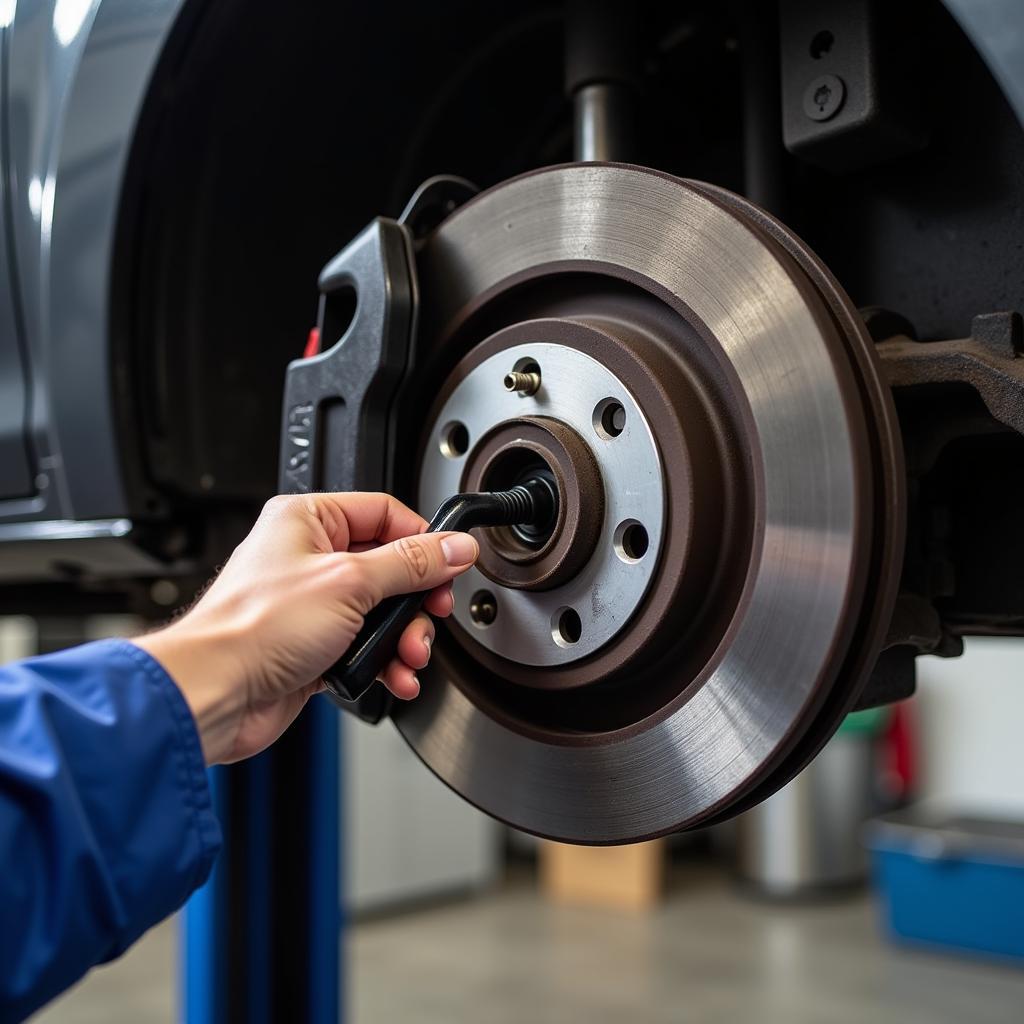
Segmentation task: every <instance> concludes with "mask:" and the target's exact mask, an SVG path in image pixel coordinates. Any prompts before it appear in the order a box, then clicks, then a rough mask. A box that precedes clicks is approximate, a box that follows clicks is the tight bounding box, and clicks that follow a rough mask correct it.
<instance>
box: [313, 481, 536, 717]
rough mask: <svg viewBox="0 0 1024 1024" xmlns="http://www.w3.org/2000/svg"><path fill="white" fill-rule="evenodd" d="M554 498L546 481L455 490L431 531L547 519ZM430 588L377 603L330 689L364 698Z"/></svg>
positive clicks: (335, 669) (331, 674) (334, 670)
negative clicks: (493, 488)
mask: <svg viewBox="0 0 1024 1024" xmlns="http://www.w3.org/2000/svg"><path fill="white" fill-rule="evenodd" d="M553 501H554V497H553V493H552V490H551V488H550V486H549V485H548V484H547V483H545V482H544V481H543V480H527V481H526V482H525V483H523V484H519V485H518V486H516V487H513V488H511V489H510V490H507V491H484V492H480V493H476V494H455V495H453V496H452V497H450V498H448V499H446V500H445V501H443V502H442V503H441V505H440V507H439V508H438V510H437V512H436V513H435V514H434V518H433V519H431V521H430V525H429V526H428V528H427V532H428V533H440V532H442V531H449V530H460V531H461V530H471V529H473V528H474V527H477V526H516V525H528V524H531V523H540V524H544V523H546V522H548V521H549V520H551V519H552V518H553V516H554V508H553ZM427 593H428V591H419V592H417V593H413V594H402V595H399V596H398V597H392V598H389V599H388V600H386V601H382V602H381V603H380V604H379V605H377V607H376V608H374V609H373V610H372V611H371V612H370V613H369V615H367V616H366V620H365V621H364V623H363V628H362V629H361V630H360V631H359V633H358V634H357V636H356V638H355V640H353V641H352V643H351V645H350V646H349V648H348V650H347V651H346V652H345V653H344V655H342V657H341V658H340V659H339V660H338V661H336V662H335V663H334V665H332V666H331V668H329V669H328V670H327V671H326V672H325V673H324V674H323V680H324V685H325V686H326V687H327V689H328V690H330V692H331V693H333V694H334V695H335V696H336V697H339V698H341V699H342V700H348V701H352V700H357V699H358V698H359V697H361V696H362V695H363V694H364V693H365V692H366V691H367V690H368V689H369V688H370V687H371V686H372V685H373V684H374V682H375V681H376V679H377V677H378V676H379V675H380V673H381V672H382V671H383V670H384V668H385V667H386V666H387V663H388V662H389V661H390V660H391V659H392V658H393V657H394V656H395V651H396V650H397V648H398V641H399V639H400V638H401V636H402V633H403V632H404V631H405V628H406V626H408V625H409V623H410V622H412V620H413V619H414V618H415V617H416V613H417V612H418V611H419V610H420V608H421V607H422V605H423V601H424V600H425V598H426V596H427Z"/></svg>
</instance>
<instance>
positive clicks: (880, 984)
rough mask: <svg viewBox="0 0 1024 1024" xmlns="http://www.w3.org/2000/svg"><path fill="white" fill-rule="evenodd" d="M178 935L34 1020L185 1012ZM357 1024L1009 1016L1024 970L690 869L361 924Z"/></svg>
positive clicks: (848, 907)
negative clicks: (596, 892)
mask: <svg viewBox="0 0 1024 1024" xmlns="http://www.w3.org/2000/svg"><path fill="white" fill-rule="evenodd" d="M173 941H174V929H173V926H169V925H165V926H162V927H160V928H158V929H155V930H154V931H153V932H151V933H150V934H149V936H147V937H146V939H145V940H144V941H143V943H142V944H141V945H140V946H139V947H137V948H136V949H135V950H133V951H132V952H131V953H129V954H128V956H127V957H125V958H124V960H122V961H121V962H120V963H118V964H116V965H114V966H112V967H109V968H105V969H102V970H100V971H97V972H94V974H93V976H92V977H91V978H90V979H89V980H88V981H87V982H86V983H84V984H83V985H81V986H80V987H79V989H78V990H77V991H76V992H74V993H72V994H71V995H69V996H67V997H65V998H64V999H63V1000H61V1001H59V1002H58V1003H57V1004H55V1005H54V1006H53V1007H51V1008H50V1009H49V1010H47V1011H44V1012H43V1013H42V1014H40V1015H39V1016H37V1017H36V1018H35V1020H36V1021H39V1022H46V1024H58V1022H60V1024H94V1022H95V1024H100V1022H103V1024H121V1022H125V1024H127V1022H132V1024H134V1022H136V1021H140V1020H145V1021H147V1022H160V1021H168V1022H169V1021H171V1020H172V1019H173V1011H172V998H173V997H172V972H171V969H170V961H171V958H172V955H173V952H172V951H173ZM351 954H352V965H351V971H350V977H351V984H350V990H349V998H350V1005H351V1007H352V1014H351V1020H352V1021H353V1022H355V1024H392V1022H394V1021H409V1022H411V1024H460V1022H467V1024H468V1022H472V1024H513V1022H514V1024H522V1022H523V1021H529V1022H530V1024H547V1022H552V1024H554V1022H558V1024H564V1022H566V1021H573V1020H580V1021H584V1020H585V1021H587V1022H588V1024H605V1022H607V1024H612V1022H614V1024H621V1022H622V1021H644V1022H645V1024H647V1022H650V1024H659V1022H662V1021H673V1022H678V1021H682V1020H685V1021H695V1022H699V1024H717V1022H720V1021H721V1022H729V1024H736V1022H742V1021H757V1022H758V1024H776V1022H778V1024H801V1022H805V1021H806V1022H808V1024H847V1022H850V1024H863V1022H864V1021H872V1022H893V1024H943V1022H947V1021H948V1022H950V1024H954V1022H955V1024H962V1022H963V1021H968V1020H969V1021H971V1022H972V1024H996V1022H999V1024H1003V1022H1011V1021H1019V1020H1020V1019H1021V1007H1022V1006H1024V971H1017V970H1014V969H1011V968H1005V967H995V966H989V965H986V964H974V963H969V962H966V961H962V960H959V959H955V958H952V957H947V956H935V955H931V954H924V953H918V952H912V951H905V950H894V949H892V948H891V947H889V946H888V945H886V944H884V943H883V942H881V941H880V940H879V938H878V934H877V931H876V926H875V918H874V911H873V908H872V906H871V904H870V902H869V901H868V900H867V899H866V898H864V897H856V898H854V899H852V900H845V901H842V902H838V903H834V904H832V905H827V906H820V905H811V906H797V907H780V906H777V905H776V906H772V905H768V904H763V903H757V902H751V901H749V900H746V899H743V898H741V897H738V896H737V895H736V894H735V893H734V892H733V890H732V889H731V887H730V886H729V884H728V882H727V880H726V879H724V878H723V877H722V875H721V874H720V873H718V872H716V871H714V870H712V869H705V868H703V867H701V868H694V867H692V866H690V867H687V868H686V869H685V871H683V872H682V873H681V874H680V877H679V878H678V880H677V881H676V883H675V884H674V885H673V889H672V897H671V898H670V899H669V900H668V901H667V902H666V904H665V906H664V907H663V908H662V909H661V910H659V911H657V912H656V913H654V914H651V915H646V916H631V915H623V914H618V913H616V914H611V913H604V912H598V911H591V910H569V909H562V908H553V907H551V906H548V905H547V904H545V903H544V902H542V901H541V900H540V899H539V898H538V896H537V895H536V892H535V890H534V888H533V887H532V886H531V885H530V884H529V883H528V882H525V881H524V882H522V883H516V884H513V885H510V886H507V887H505V888H503V889H501V890H499V891H498V892H497V893H495V894H494V895H493V896H491V897H487V898H481V899H476V900H466V901H464V902H458V903H453V904H448V905H443V906H438V907H431V908H426V909H423V910H420V911H417V912H415V913H410V914H405V915H401V916H396V917H389V918H383V919H380V920H376V921H367V922H363V923H361V924H359V925H357V926H356V928H355V929H354V930H353V935H352V939H351Z"/></svg>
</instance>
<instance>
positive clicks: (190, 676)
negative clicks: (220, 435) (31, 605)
mask: <svg viewBox="0 0 1024 1024" xmlns="http://www.w3.org/2000/svg"><path fill="white" fill-rule="evenodd" d="M426 527H427V523H426V522H425V521H424V520H423V519H422V518H420V516H418V515H416V513H415V512H413V511H411V510H410V509H408V508H406V506H405V505H403V504H402V503H401V502H400V501H398V500H397V499H395V498H392V497H390V496H388V495H386V494H363V493H353V494H307V495H296V496H282V497H277V498H272V499H271V500H270V501H268V502H267V504H266V506H265V507H264V509H263V512H262V514H261V515H260V517H259V519H258V520H257V521H256V525H255V526H254V527H253V529H252V532H251V533H250V534H249V536H248V537H246V539H245V540H244V541H242V543H241V544H240V545H239V546H238V547H237V548H236V549H235V552H234V553H233V554H232V556H231V558H230V559H229V560H228V562H227V564H226V565H225V566H224V568H223V570H222V571H221V573H220V574H219V575H218V576H217V578H216V579H215V580H214V581H213V583H212V584H211V586H210V587H209V589H208V590H207V591H206V593H205V594H204V595H203V596H202V598H201V599H200V601H199V602H198V603H197V604H196V605H195V606H194V607H193V608H192V609H191V611H189V612H188V613H187V614H185V615H183V616H182V617H181V618H180V619H178V620H177V621H175V622H173V623H171V625H169V626H166V627H165V628H163V629H161V630H159V631H158V632H155V633H150V634H149V635H148V636H143V637H140V638H138V639H137V640H136V641H135V643H137V644H138V646H139V647H141V648H142V649H143V650H145V651H147V652H148V653H150V654H151V655H152V656H153V657H154V658H156V659H157V660H158V661H159V662H160V663H161V664H162V665H163V666H164V668H165V669H166V670H167V671H168V673H170V675H171V676H172V677H173V679H174V680H175V682H176V683H177V684H178V686H179V688H180V689H181V691H182V693H183V694H184V695H185V699H186V701H188V704H189V707H190V708H191V709H192V714H193V715H194V717H195V719H196V724H197V725H198V728H199V734H200V738H201V739H202V744H203V753H204V755H205V757H206V761H207V763H208V764H214V763H217V762H230V761H237V760H240V759H242V758H244V757H249V756H251V755H252V754H256V753H258V752H259V751H260V750H262V749H263V748H264V747H266V746H268V745H269V744H271V743H273V741H274V740H276V739H277V737H278V736H280V735H281V733H282V732H284V730H285V729H286V728H287V727H288V726H289V725H290V724H291V722H292V721H293V720H294V718H295V716H296V715H297V714H298V713H299V711H300V710H301V709H302V706H303V705H304V704H305V703H306V701H307V700H308V699H309V697H310V696H311V695H312V694H314V693H317V692H318V691H319V690H320V689H322V688H323V684H322V682H321V681H320V678H319V677H320V674H321V673H322V672H324V671H325V670H326V669H328V668H329V667H330V666H331V665H332V664H333V663H334V662H335V661H337V659H338V658H340V657H341V655H342V654H344V652H345V651H346V650H347V649H348V646H349V644H350V643H351V642H352V640H353V639H355V636H356V633H358V632H359V629H360V628H361V627H362V624H363V617H364V616H365V615H366V613H367V612H369V610H370V609H371V608H373V607H374V605H376V604H378V603H379V602H380V601H382V600H383V599H384V598H385V597H390V596H392V595H395V594H405V593H409V592H411V591H414V590H431V593H430V594H429V595H428V596H427V599H426V601H425V603H424V606H423V607H424V609H425V610H426V611H428V612H430V613H431V614H432V615H438V616H445V615H449V614H451V610H452V593H451V580H452V578H453V577H455V576H458V575H459V573H462V572H465V570H466V569H468V568H469V567H470V566H471V565H472V564H473V562H475V561H476V557H477V554H478V553H479V548H478V547H477V543H476V541H475V540H474V539H473V538H472V537H471V536H470V535H469V534H467V533H426V534H425V533H423V532H422V531H423V530H425V529H426ZM433 639H434V626H433V623H432V622H431V620H430V618H429V616H427V615H425V614H420V615H418V616H417V617H416V619H414V620H413V621H412V622H411V623H410V624H409V626H408V628H407V629H406V630H405V632H404V633H403V634H402V638H401V640H400V641H399V644H398V657H397V658H395V659H394V660H393V661H392V662H391V664H390V665H388V667H387V669H386V670H385V672H384V674H383V682H384V684H385V685H386V686H387V688H388V689H389V690H390V691H391V692H392V693H393V694H394V695H395V696H396V697H399V698H401V699H403V700H410V699H411V698H413V697H415V696H416V695H417V694H418V693H419V689H420V687H419V681H418V680H417V678H416V674H415V672H416V669H420V668H423V667H424V666H425V665H426V664H427V661H428V659H429V658H430V645H431V643H432V642H433Z"/></svg>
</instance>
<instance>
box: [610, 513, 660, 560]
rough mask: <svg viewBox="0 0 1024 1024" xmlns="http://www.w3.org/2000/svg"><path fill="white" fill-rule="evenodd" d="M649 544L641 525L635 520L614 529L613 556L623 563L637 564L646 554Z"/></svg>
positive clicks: (625, 522) (628, 520) (620, 524)
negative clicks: (616, 556)
mask: <svg viewBox="0 0 1024 1024" xmlns="http://www.w3.org/2000/svg"><path fill="white" fill-rule="evenodd" d="M650 543H651V542H650V538H649V537H648V536H647V530H646V529H645V527H644V525H643V523H639V522H637V520H635V519H627V520H625V521H624V522H621V523H619V525H618V526H617V527H616V529H615V537H614V544H615V554H617V555H618V556H619V558H621V559H622V561H623V562H630V563H632V562H639V561H640V559H641V558H643V557H644V555H646V554H647V549H648V547H650Z"/></svg>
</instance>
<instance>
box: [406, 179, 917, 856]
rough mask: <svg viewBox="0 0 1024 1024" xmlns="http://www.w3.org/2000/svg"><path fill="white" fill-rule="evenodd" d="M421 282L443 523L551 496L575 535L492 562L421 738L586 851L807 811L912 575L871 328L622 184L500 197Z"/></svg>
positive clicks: (531, 821)
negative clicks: (456, 498) (774, 796)
mask: <svg viewBox="0 0 1024 1024" xmlns="http://www.w3.org/2000/svg"><path fill="white" fill-rule="evenodd" d="M418 271H419V275H420V281H421V291H422V304H423V310H422V321H421V322H422V325H423V326H422V330H421V339H420V345H421V357H422V359H423V366H424V373H426V374H433V375H434V379H435V380H436V381H437V385H436V389H437V393H438V398H437V401H436V402H435V403H434V405H433V407H432V408H431V409H429V410H423V411H422V414H421V416H422V418H420V419H419V422H420V423H422V424H425V430H424V432H423V435H422V436H423V442H422V448H421V457H420V459H419V463H418V470H419V471H418V474H417V477H418V483H416V485H415V493H416V494H417V497H418V500H419V502H420V505H421V509H422V510H424V511H428V510H429V511H432V509H433V507H434V506H436V505H437V504H438V503H439V501H440V499H442V498H443V497H445V496H446V495H448V494H451V493H454V492H455V491H457V490H460V489H465V487H466V486H477V485H479V486H482V487H486V486H488V485H489V484H490V482H491V481H499V480H500V481H501V484H502V485H505V484H506V481H507V480H511V478H512V477H514V476H515V475H516V474H517V473H522V472H536V471H537V470H538V469H543V468H546V469H547V470H548V471H549V472H550V476H551V479H552V482H553V486H554V487H555V488H556V489H557V491H558V499H559V501H558V507H559V512H558V516H557V519H556V521H555V522H554V523H553V524H552V526H551V529H550V533H548V534H546V535H544V536H540V535H538V536H536V537H523V536H516V535H514V534H513V533H512V532H511V531H507V532H505V533H499V532H495V534H494V535H493V536H490V537H482V538H481V546H482V556H481V561H480V565H479V567H478V568H477V569H474V570H472V571H471V572H470V573H467V574H466V576H464V577H462V578H461V579H460V580H459V581H458V582H457V584H456V590H455V597H456V610H455V614H454V616H453V619H454V621H453V622H452V623H451V626H450V628H449V630H448V635H447V636H441V637H439V643H438V645H437V649H436V655H435V658H434V663H433V665H432V667H431V669H430V670H429V672H427V673H425V674H424V691H423V695H422V696H421V698H420V699H419V700H417V701H416V702H413V703H412V704H410V705H407V706H402V707H401V708H399V709H397V710H396V712H395V716H394V717H395V720H396V723H397V724H398V727H399V729H400V730H401V731H402V733H403V734H404V735H405V737H406V739H407V740H408V741H409V742H410V744H411V745H412V746H413V747H414V749H415V750H416V751H417V752H418V753H419V754H420V756H421V757H422V758H423V759H424V760H425V761H426V763H427V764H428V765H429V766H430V767H431V768H432V769H433V770H434V771H435V772H437V774H439V775H440V776H441V777H442V778H443V779H444V780H445V781H446V782H448V783H449V784H450V785H452V786H453V787H454V788H455V789H457V790H458V791H459V792H461V793H462V794H463V795H464V796H466V797H467V798H468V799H469V800H471V801H472V802H474V803H476V804H478V805H479V806H481V807H483V808H484V809H486V810H488V811H489V812H490V813H492V814H495V815H496V816H498V817H501V818H503V819H504V820H506V821H509V822H510V823H512V824H514V825H516V826H518V827H520V828H524V829H527V830H529V831H533V832H538V833H541V834H544V835H550V836H554V837H556V838H561V839H568V840H571V841H578V842H621V841H628V840H634V839H639V838H644V837H646V836H651V835H657V834H660V833H664V832H668V831H673V830H677V829H679V828H685V827H692V826H694V825H696V824H701V823H704V822H707V821H709V820H712V819H714V818H715V817H719V816H722V815H724V814H728V813H730V812H732V811H734V810H735V809H737V808H739V807H741V806H743V804H744V802H745V801H749V800H751V799H753V798H754V797H755V796H759V795H764V793H765V791H766V789H767V790H770V789H772V788H775V787H777V786H778V785H780V784H781V783H782V782H783V781H785V779H786V778H787V777H789V775H791V774H792V773H793V772H794V771H795V770H797V769H798V768H799V767H800V765H801V764H802V763H803V762H805V761H806V760H807V759H808V758H809V756H811V755H812V754H813V753H814V752H815V751H816V750H817V749H818V747H819V746H820V745H821V743H822V742H824V739H825V738H827V736H828V735H829V734H830V733H831V732H832V730H833V729H834V728H835V727H836V725H837V724H838V721H839V720H840V719H841V717H842V715H843V713H845V710H846V709H847V708H848V707H849V706H850V704H851V703H852V701H853V699H854V697H855V696H856V693H857V691H858V689H859V687H860V685H861V683H862V681H863V678H864V673H865V671H866V670H867V668H869V667H870V665H871V663H872V662H873V659H874V657H875V655H876V654H877V652H878V650H879V649H880V647H881V643H882V634H883V631H884V628H885V625H886V624H887V622H888V617H889V612H890V611H891V603H892V599H893V593H894V589H895V581H896V571H897V569H898V562H899V553H900V552H899V549H900V537H899V536H898V533H897V531H896V528H895V524H898V523H899V522H901V521H902V517H901V515H899V514H896V515H893V514H892V513H893V512H894V510H895V511H896V512H897V513H898V512H899V503H900V501H901V493H900V491H899V484H898V481H899V472H898V469H899V449H898V442H897V441H896V439H895V438H896V435H895V432H894V430H893V428H892V410H891V403H890V400H889V397H888V393H887V391H886V390H885V388H884V386H883V385H882V384H881V382H880V381H879V379H878V375H877V372H876V369H875V365H874V362H873V359H872V353H871V349H870V342H869V341H868V340H867V338H866V335H865V333H864V331H863V328H862V325H860V324H859V321H858V320H857V318H856V315H855V313H854V312H853V311H852V310H851V308H850V306H849V302H848V300H847V299H846V298H845V296H844V295H843V294H842V293H841V291H840V290H839V289H838V287H837V286H836V285H835V283H834V281H832V280H831V278H830V277H829V276H828V274H827V272H826V271H825V270H824V269H823V268H822V267H821V266H820V265H819V264H818V263H817V261H816V260H815V258H814V257H813V255H812V254H810V253H808V252H807V251H806V249H805V248H804V247H803V246H802V245H801V244H800V243H799V240H797V239H795V238H794V237H793V236H792V235H790V234H789V233H788V232H787V231H786V230H785V229H784V228H782V227H781V226H780V225H778V224H776V223H775V222H772V221H770V220H768V219H767V218H766V217H765V216H764V215H762V214H761V213H760V211H756V210H755V209H754V208H752V207H750V206H749V204H746V203H745V202H744V201H743V200H740V199H738V198H736V197H732V196H729V195H728V194H726V193H721V192H720V191H718V190H714V189H711V188H710V187H709V186H698V185H694V184H691V183H686V182H681V181H679V180H676V179H672V178H669V177H667V176H664V175H661V174H658V173H655V172H651V171H645V170H642V169H639V168H628V167H621V166H613V165H601V166H578V165H577V166H570V167H562V168H553V169H550V170H546V171H541V172H537V173H536V174H533V175H528V176H525V177H523V178H519V179H514V180H512V181H510V182H506V183H504V184H503V185H501V186H499V187H497V188H495V189H493V190H491V191H490V192H487V193H484V194H483V195H481V196H479V197H478V198H476V199H475V200H473V201H471V202H470V203H468V204H467V205H466V206H464V207H463V208H461V209H460V210H459V211H457V212H456V213H455V214H454V215H453V216H451V217H450V218H449V219H448V220H447V221H445V222H444V223H443V224H442V225H441V226H440V228H439V229H438V230H437V231H436V232H435V233H434V235H433V236H431V238H430V240H429V241H428V242H427V244H426V245H425V246H424V248H423V250H422V252H421V253H420V256H419V265H418Z"/></svg>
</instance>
